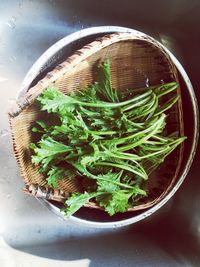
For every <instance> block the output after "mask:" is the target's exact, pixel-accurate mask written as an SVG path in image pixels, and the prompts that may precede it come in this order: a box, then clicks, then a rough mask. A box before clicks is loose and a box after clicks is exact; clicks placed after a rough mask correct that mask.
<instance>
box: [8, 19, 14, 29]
mask: <svg viewBox="0 0 200 267" xmlns="http://www.w3.org/2000/svg"><path fill="white" fill-rule="evenodd" d="M6 25H8V27H10V28H11V29H14V28H15V27H16V24H15V22H14V21H13V20H12V19H10V20H9V21H7V22H6Z"/></svg>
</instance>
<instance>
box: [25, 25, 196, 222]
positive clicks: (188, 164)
mask: <svg viewBox="0 0 200 267" xmlns="http://www.w3.org/2000/svg"><path fill="white" fill-rule="evenodd" d="M96 28H98V30H99V32H100V33H101V32H103V30H104V28H105V27H104V26H100V27H95V29H96ZM109 28H110V29H112V27H110V26H109ZM114 28H115V27H114ZM121 28H123V27H121ZM125 29H126V28H125ZM85 30H87V29H85ZM129 30H132V29H129ZM132 31H134V32H135V30H132ZM77 33H78V32H77ZM144 35H145V34H144ZM154 42H155V40H154ZM156 42H158V41H156ZM159 45H160V46H161V47H162V48H163V49H164V50H165V52H166V53H167V54H168V55H169V57H170V58H171V59H172V61H173V63H174V64H175V66H176V67H177V69H178V71H179V72H180V74H181V76H182V78H183V80H184V82H185V84H186V86H187V88H188V90H189V93H190V96H191V97H192V107H193V111H194V114H195V118H194V120H195V121H194V122H195V127H194V138H193V140H194V141H193V144H192V149H191V150H192V152H193V153H191V155H190V157H189V159H188V162H187V164H186V166H185V169H184V172H183V173H182V175H181V177H180V179H179V180H178V182H177V184H176V186H175V187H174V188H173V190H171V191H170V192H169V193H168V195H167V196H165V198H164V199H163V200H162V201H161V202H159V203H158V204H156V205H155V206H154V207H153V208H151V211H150V210H149V212H148V213H147V212H144V213H143V214H146V215H145V216H143V218H144V217H146V216H149V215H150V214H151V213H153V212H155V211H156V210H157V209H159V208H160V207H161V206H163V205H164V204H165V203H166V202H167V201H168V199H169V198H171V197H172V196H173V194H174V193H175V192H176V191H177V189H178V188H179V187H180V185H181V183H182V182H183V180H184V178H185V176H186V174H187V172H188V170H189V168H190V166H191V164H192V160H193V158H194V155H195V150H196V147H197V140H198V107H197V100H196V97H195V94H194V89H193V87H192V84H191V82H190V80H189V77H188V76H187V73H186V72H185V70H184V69H183V67H182V65H181V64H180V62H179V61H178V60H177V59H176V58H175V56H174V55H173V54H172V53H171V52H170V51H169V50H168V49H167V48H166V47H164V46H163V45H162V44H159ZM30 71H31V69H30ZM29 84H31V81H30V80H29ZM27 88H28V86H27ZM44 204H45V205H48V206H49V208H50V209H53V210H54V212H56V211H55V209H57V208H56V207H55V206H54V205H52V204H51V203H49V202H48V201H46V200H44ZM56 213H58V212H56ZM60 216H61V215H60ZM61 217H62V216H61ZM72 217H73V220H75V221H76V222H77V221H79V222H81V223H82V222H83V221H84V220H83V219H79V218H76V217H74V216H72ZM137 217H138V218H137V219H136V218H135V219H134V218H131V219H126V220H123V222H124V223H123V225H127V224H130V223H131V222H136V221H138V220H141V218H140V219H139V217H140V215H139V216H137ZM132 220H133V221H132ZM85 222H86V223H88V221H85ZM95 224H96V226H97V227H100V226H101V225H102V223H98V222H95ZM115 224H116V223H115ZM117 224H118V223H117ZM121 224H122V223H121V222H119V225H121ZM92 225H93V226H94V222H92ZM103 225H104V226H105V227H106V226H109V225H113V223H103ZM104 226H103V227H104ZM121 226H122V225H121Z"/></svg>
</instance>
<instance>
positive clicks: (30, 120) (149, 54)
mask: <svg viewBox="0 0 200 267" xmlns="http://www.w3.org/2000/svg"><path fill="white" fill-rule="evenodd" d="M95 45H96V44H95ZM99 45H102V42H99ZM87 49H92V45H91V46H90V45H87V46H86V47H84V48H83V49H82V50H80V51H78V52H77V53H76V55H75V56H76V58H78V57H80V56H81V55H83V54H84V53H85V51H86V50H87ZM107 58H109V59H110V62H111V77H112V84H113V87H114V88H116V89H118V90H125V89H127V88H140V87H145V86H148V85H158V84H161V83H162V82H170V81H175V80H176V81H178V78H177V73H176V69H175V68H174V66H173V64H172V63H171V61H170V59H169V57H168V56H167V55H166V53H165V52H164V51H163V50H162V49H159V47H158V46H157V45H155V44H153V43H152V42H149V41H148V40H140V39H137V38H136V39H131V40H119V41H118V42H115V43H112V42H111V43H110V44H109V45H106V46H105V47H102V48H101V49H99V50H98V51H96V52H95V53H92V54H90V55H89V56H86V57H85V58H84V60H80V61H78V60H77V64H72V65H71V67H70V60H69V59H67V62H68V65H67V66H68V67H67V68H66V65H65V62H63V63H62V64H60V66H58V67H57V73H58V71H59V70H62V72H61V75H59V77H58V78H56V79H55V80H52V77H53V76H54V71H53V72H51V73H50V74H47V76H46V77H45V78H44V80H45V83H44V84H45V86H44V87H43V88H42V90H44V89H45V88H46V87H47V86H46V85H47V84H48V85H53V86H55V87H57V88H58V89H59V90H60V91H62V92H63V93H65V94H68V93H69V92H70V90H76V89H80V88H83V87H85V86H86V85H88V84H91V83H92V82H94V81H95V73H96V67H97V66H98V65H99V64H100V63H102V62H103V61H104V60H105V59H107ZM65 68H66V69H65ZM46 81H47V82H46ZM40 86H41V83H40ZM31 90H32V92H34V90H37V85H36V86H34V87H33V88H31ZM42 90H41V91H42ZM174 93H175V94H176V93H178V94H180V90H179V89H178V90H177V92H174ZM25 98H26V96H25ZM180 110H181V101H179V103H178V104H177V105H175V106H174V107H173V108H172V109H171V110H170V113H169V115H168V122H169V123H168V124H167V125H170V128H168V131H169V132H173V131H179V132H180V134H181V135H182V134H183V129H182V126H181V121H182V118H181V112H180ZM47 116H48V115H47V114H46V113H41V112H39V109H38V106H37V104H36V103H35V102H34V103H32V104H30V105H29V106H28V107H26V108H23V109H22V110H21V112H20V113H19V114H18V115H16V116H11V117H10V124H11V129H12V136H13V145H14V153H15V156H16V159H17V161H18V164H19V167H20V172H21V176H22V177H23V179H24V181H25V183H26V184H28V185H31V184H37V185H39V186H46V185H47V182H46V179H45V177H44V176H43V175H42V174H40V173H39V172H38V167H36V166H34V165H33V164H32V163H31V150H30V149H29V144H30V143H32V142H36V141H37V136H35V135H34V134H33V133H32V131H31V129H32V127H33V126H34V125H35V121H37V120H39V119H42V118H46V119H47ZM181 154H182V147H181V146H180V148H178V149H176V150H175V151H174V152H173V153H172V154H171V155H170V156H168V158H167V159H166V160H165V162H164V163H163V164H162V165H161V167H159V168H158V169H157V170H156V172H154V173H153V174H152V175H151V176H150V178H149V180H148V183H147V189H148V191H149V192H150V194H149V196H148V198H147V199H144V200H143V201H142V202H141V203H140V204H141V205H144V204H146V203H152V204H153V203H155V201H157V200H158V199H159V198H161V197H163V196H164V194H166V193H167V191H168V190H169V189H170V188H171V187H172V185H173V183H174V182H175V181H176V178H177V175H178V171H179V167H180V163H181ZM58 184H59V187H58V188H59V189H60V190H62V191H64V192H66V193H68V192H74V191H80V190H81V187H80V185H79V184H75V183H74V182H72V181H71V180H69V179H67V177H66V179H64V180H60V181H59V183H58ZM47 188H48V187H47ZM57 200H58V201H59V199H57ZM144 207H146V206H143V208H144Z"/></svg>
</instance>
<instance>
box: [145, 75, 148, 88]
mask: <svg viewBox="0 0 200 267" xmlns="http://www.w3.org/2000/svg"><path fill="white" fill-rule="evenodd" d="M145 85H146V87H149V78H148V77H146V81H145Z"/></svg>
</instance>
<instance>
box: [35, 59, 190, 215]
mask: <svg viewBox="0 0 200 267" xmlns="http://www.w3.org/2000/svg"><path fill="white" fill-rule="evenodd" d="M177 87H178V84H176V83H175V82H171V83H166V84H163V85H160V86H157V87H148V88H147V87H146V88H141V89H127V90H124V91H123V92H121V91H117V90H115V89H114V88H113V87H112V83H111V74H110V64H109V61H108V60H106V61H105V62H104V63H103V64H102V65H101V66H100V68H99V70H98V78H97V82H94V83H93V84H92V85H90V86H88V87H87V88H84V89H81V90H77V91H76V92H74V91H73V92H71V93H70V95H64V94H63V93H61V92H60V91H58V90H57V89H56V88H53V87H49V88H47V89H46V90H45V91H44V92H43V93H42V95H41V96H39V97H38V98H37V101H38V103H39V105H40V108H41V111H44V112H47V113H48V115H47V120H46V121H37V127H34V128H33V129H32V130H33V132H35V133H37V134H39V135H40V140H39V141H38V142H37V143H36V144H34V143H32V144H30V147H31V148H32V149H33V156H32V162H33V164H36V165H39V166H40V172H42V173H43V174H44V175H45V176H46V177H47V182H48V184H49V186H51V187H53V188H57V187H58V180H61V179H74V180H76V181H77V180H78V183H79V184H80V185H81V187H82V192H74V193H72V194H71V196H70V197H69V198H68V199H67V200H66V202H65V204H64V206H63V209H62V210H63V211H64V212H65V213H66V215H67V216H70V215H72V214H73V213H75V212H76V211H77V210H78V209H80V208H81V207H82V206H83V205H85V204H86V203H87V202H88V201H90V200H92V201H95V202H96V203H97V204H98V205H99V206H100V207H102V208H103V209H104V210H105V211H106V212H107V213H108V214H109V215H114V214H115V213H117V212H125V211H127V209H128V208H130V207H132V206H134V205H136V204H137V203H138V201H139V199H141V198H142V197H144V196H146V195H147V192H146V191H145V190H144V188H145V183H146V181H147V179H148V177H149V175H150V174H151V172H152V171H153V170H155V169H156V168H157V167H158V165H159V164H160V163H162V162H163V161H164V159H165V157H166V156H167V155H169V154H170V153H171V152H172V151H173V150H174V149H175V148H176V147H177V146H178V145H179V144H180V143H182V142H183V141H184V139H185V137H178V134H177V133H170V134H169V133H167V132H166V130H165V126H166V117H167V115H166V114H167V113H166V112H167V111H168V110H169V109H170V108H171V107H172V106H173V105H174V104H175V103H176V102H177V100H178V96H175V97H174V96H173V97H171V96H170V93H171V92H172V91H174V90H176V89H177ZM166 95H168V96H169V97H168V100H167V101H164V103H163V104H161V102H163V101H161V99H162V98H163V97H164V98H166ZM164 98H163V100H164Z"/></svg>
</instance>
